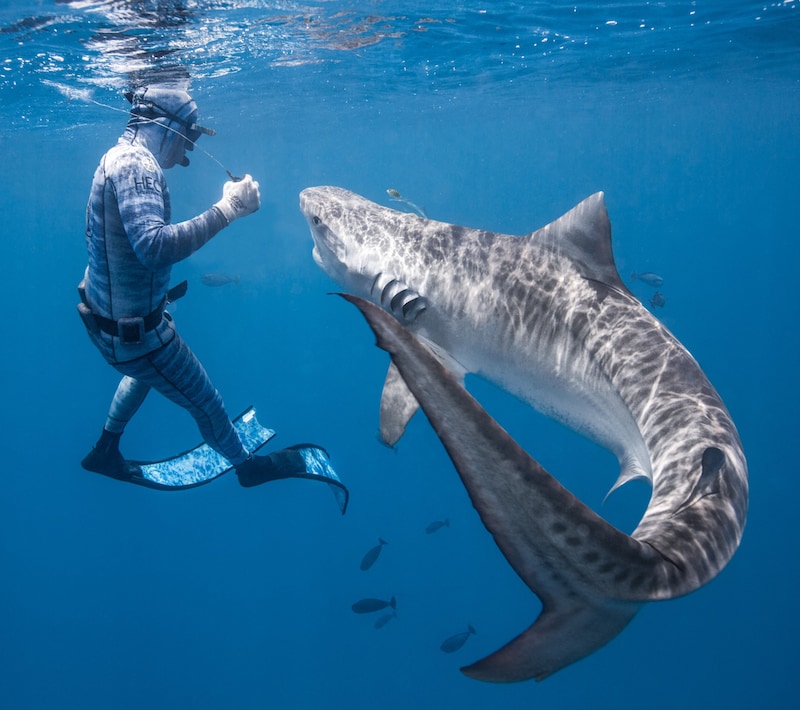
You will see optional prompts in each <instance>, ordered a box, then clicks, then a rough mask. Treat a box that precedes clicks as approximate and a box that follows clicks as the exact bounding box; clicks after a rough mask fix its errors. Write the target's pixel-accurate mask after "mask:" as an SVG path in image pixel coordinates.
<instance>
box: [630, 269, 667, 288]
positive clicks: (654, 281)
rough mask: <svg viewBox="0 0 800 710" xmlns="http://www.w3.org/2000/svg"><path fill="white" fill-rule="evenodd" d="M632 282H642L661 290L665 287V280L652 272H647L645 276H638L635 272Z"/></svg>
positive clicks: (632, 275)
mask: <svg viewBox="0 0 800 710" xmlns="http://www.w3.org/2000/svg"><path fill="white" fill-rule="evenodd" d="M631 281H642V282H643V283H646V284H647V285H648V286H652V287H653V288H659V287H661V286H663V285H664V279H663V278H661V277H660V276H659V275H658V274H654V273H653V272H652V271H645V272H644V273H643V274H637V273H636V272H635V271H634V272H633V273H632V274H631Z"/></svg>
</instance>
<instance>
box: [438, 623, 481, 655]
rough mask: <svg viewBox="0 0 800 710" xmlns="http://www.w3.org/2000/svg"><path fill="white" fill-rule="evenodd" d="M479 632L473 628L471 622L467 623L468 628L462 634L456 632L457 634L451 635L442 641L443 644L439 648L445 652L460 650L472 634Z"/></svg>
mask: <svg viewBox="0 0 800 710" xmlns="http://www.w3.org/2000/svg"><path fill="white" fill-rule="evenodd" d="M476 633H478V632H477V631H475V629H473V628H472V625H471V624H467V630H466V631H462V632H461V633H460V634H456V635H455V636H451V637H450V638H448V639H445V640H444V641H442V645H441V646H439V648H440V649H441V650H442V651H444V652H445V653H454V652H456V651H458V649H459V648H461V647H462V646H463V645H464V644H465V643H466V641H467V639H468V638H469V637H470V636H471V635H472V634H476Z"/></svg>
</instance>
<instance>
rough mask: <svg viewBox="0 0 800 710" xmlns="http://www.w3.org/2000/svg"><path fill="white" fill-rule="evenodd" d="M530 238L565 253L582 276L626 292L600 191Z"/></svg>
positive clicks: (532, 234)
mask: <svg viewBox="0 0 800 710" xmlns="http://www.w3.org/2000/svg"><path fill="white" fill-rule="evenodd" d="M529 238H530V239H534V240H536V242H537V243H538V244H541V245H544V246H548V247H550V248H552V249H553V250H555V251H558V252H559V253H561V254H564V255H565V256H567V257H568V258H569V259H570V260H571V261H572V262H573V263H574V264H575V265H576V267H577V268H578V271H579V272H580V273H581V275H582V276H583V277H584V278H587V279H590V280H592V281H599V282H600V283H603V284H605V285H606V286H610V287H611V288H614V289H617V290H620V291H623V292H625V293H627V292H628V289H627V288H626V287H625V285H624V284H623V283H622V279H620V277H619V273H618V272H617V265H616V264H615V263H614V254H613V252H612V250H611V223H610V222H609V219H608V212H606V203H605V199H604V197H603V193H602V192H596V193H595V194H594V195H590V196H589V197H587V198H586V199H585V200H584V201H583V202H580V203H578V204H577V205H575V207H573V208H572V209H571V210H570V211H569V212H567V213H566V214H564V215H562V216H561V217H559V218H558V219H557V220H555V221H554V222H551V223H550V224H548V225H547V226H546V227H542V228H541V229H538V230H536V231H535V232H533V233H531V234H530V235H529Z"/></svg>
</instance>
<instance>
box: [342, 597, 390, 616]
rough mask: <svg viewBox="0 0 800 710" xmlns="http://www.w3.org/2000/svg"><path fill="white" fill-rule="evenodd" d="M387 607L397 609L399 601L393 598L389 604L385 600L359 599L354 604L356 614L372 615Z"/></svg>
mask: <svg viewBox="0 0 800 710" xmlns="http://www.w3.org/2000/svg"><path fill="white" fill-rule="evenodd" d="M387 606H390V607H392V609H397V601H396V600H395V598H394V597H392V598H391V599H390V600H389V601H388V602H387V601H384V600H383V599H359V600H358V601H357V602H356V603H355V604H353V607H352V609H353V611H354V612H355V613H356V614H371V613H372V612H373V611H380V610H381V609H385V608H386V607H387Z"/></svg>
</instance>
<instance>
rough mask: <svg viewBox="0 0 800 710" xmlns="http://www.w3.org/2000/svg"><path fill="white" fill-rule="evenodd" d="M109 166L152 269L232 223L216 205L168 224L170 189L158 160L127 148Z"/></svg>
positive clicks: (133, 236)
mask: <svg viewBox="0 0 800 710" xmlns="http://www.w3.org/2000/svg"><path fill="white" fill-rule="evenodd" d="M108 167H109V175H108V177H109V179H111V181H112V183H113V185H114V190H115V193H116V197H117V205H118V207H119V212H120V217H121V220H122V224H123V225H124V226H125V233H126V234H127V237H128V239H129V241H130V243H131V246H132V247H133V250H134V252H135V253H136V256H137V258H138V259H139V261H141V262H142V264H143V265H144V266H146V267H147V268H149V269H153V270H156V269H160V268H164V267H166V266H171V265H172V264H175V263H177V262H179V261H181V260H183V259H185V258H186V257H188V256H190V255H191V254H193V253H194V252H196V251H197V250H198V249H199V248H200V247H201V246H203V245H204V244H205V243H206V242H208V241H209V240H210V239H211V238H212V237H213V236H214V235H215V234H217V232H219V231H220V230H221V229H223V228H224V227H226V226H227V224H228V221H227V220H226V218H225V216H224V215H223V214H222V213H221V212H220V210H219V209H218V208H216V207H211V208H209V209H207V210H206V211H205V212H203V213H201V214H199V215H198V216H197V217H194V218H192V219H189V220H186V221H184V222H178V223H177V224H167V223H166V214H167V212H168V207H167V206H168V203H169V193H168V192H167V186H166V181H165V180H164V175H163V173H162V172H161V168H159V167H158V166H157V165H156V164H155V161H154V160H142V159H141V156H140V155H137V154H136V153H134V152H132V151H125V152H124V153H122V154H121V155H119V156H118V159H117V160H116V161H114V165H113V166H108Z"/></svg>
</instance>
